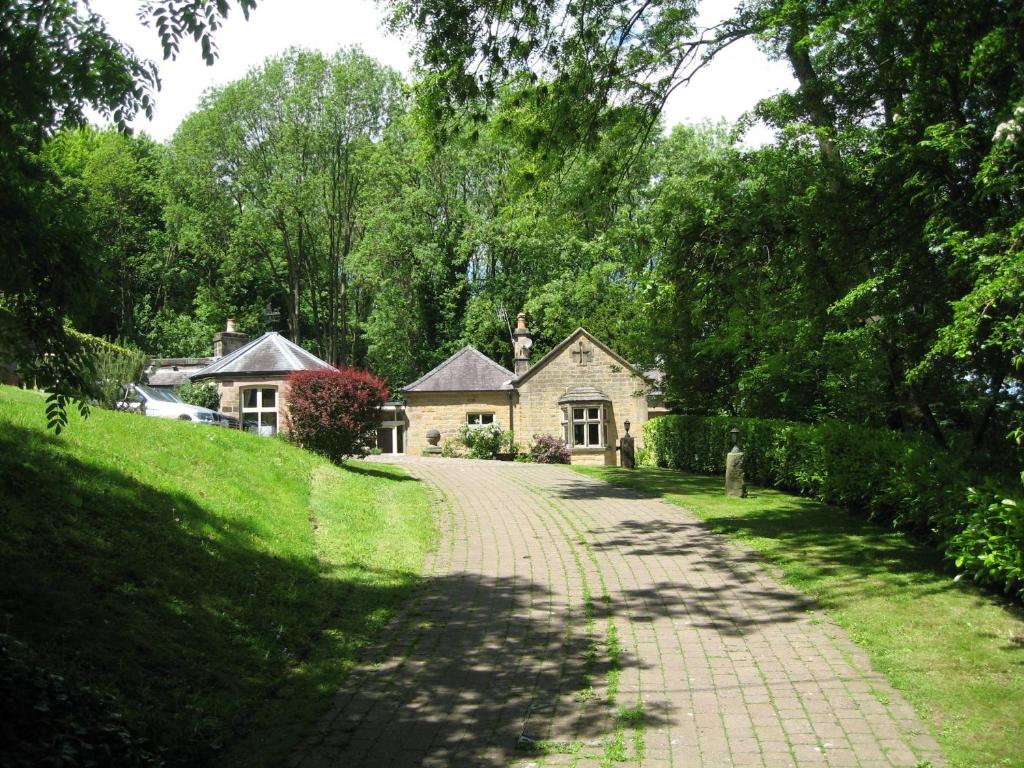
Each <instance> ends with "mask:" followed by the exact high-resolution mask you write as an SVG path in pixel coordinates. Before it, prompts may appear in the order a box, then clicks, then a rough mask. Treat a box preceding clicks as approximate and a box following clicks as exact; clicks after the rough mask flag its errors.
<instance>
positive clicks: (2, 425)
mask: <svg viewBox="0 0 1024 768" xmlns="http://www.w3.org/2000/svg"><path fill="white" fill-rule="evenodd" d="M42 402H43V401H42V398H41V397H39V396H38V395H35V394H33V393H28V392H21V391H18V390H15V389H12V388H8V387H2V388H0V504H2V507H0V514H2V517H0V522H2V524H0V562H2V563H3V568H2V570H0V619H2V625H0V631H3V632H5V633H8V634H9V635H11V636H13V637H14V638H17V639H18V640H21V641H23V642H24V643H26V644H27V645H28V647H29V648H30V649H32V652H33V655H34V657H35V660H36V662H37V663H40V664H42V665H44V666H45V668H47V669H48V670H50V671H52V672H55V673H58V674H60V675H62V676H64V677H65V678H67V680H68V681H69V684H70V685H72V686H74V687H80V686H88V687H91V688H94V689H96V690H98V691H99V692H100V693H101V694H103V695H109V696H111V697H112V698H113V700H114V701H115V702H116V704H117V707H118V708H119V709H121V710H122V711H123V713H124V715H125V718H126V722H127V724H128V726H129V727H130V729H131V730H132V731H133V732H136V733H139V734H143V735H145V736H146V737H148V738H150V739H151V740H152V741H153V743H154V744H155V745H157V746H159V747H161V748H163V749H165V750H166V754H167V757H168V758H169V759H171V760H172V762H181V763H189V764H203V763H207V764H212V763H216V764H224V763H226V762H232V761H234V762H238V763H240V764H242V763H244V764H248V765H251V764H254V763H258V762H259V760H256V759H255V758H256V756H259V757H260V759H261V760H263V761H265V763H266V764H275V763H280V761H281V760H280V758H281V756H282V755H283V754H284V753H285V752H286V751H287V750H288V749H289V748H290V747H291V745H292V744H293V743H294V741H295V740H296V739H297V738H299V737H300V735H301V734H302V733H303V732H304V730H305V729H306V728H307V727H308V726H309V725H310V723H311V722H312V721H314V720H315V718H316V716H317V714H318V713H319V712H320V711H321V710H322V708H323V706H324V704H325V702H326V700H327V697H328V695H329V693H330V691H331V690H333V688H334V687H335V686H336V685H337V684H338V682H339V681H340V680H341V679H342V678H343V676H344V674H345V671H346V670H347V669H348V667H349V666H350V665H351V664H352V663H353V660H354V659H355V658H356V656H357V654H358V651H359V649H360V647H361V646H362V645H364V644H365V643H366V642H367V641H368V640H369V638H370V637H372V636H373V634H374V633H375V632H376V631H377V630H378V629H379V627H380V626H381V625H382V624H383V623H384V622H385V621H386V620H387V619H388V617H389V616H390V615H391V613H392V612H393V610H394V609H395V607H396V606H397V605H398V603H399V602H400V601H401V600H402V599H403V598H404V597H405V596H406V595H407V594H408V592H409V590H410V588H411V587H412V586H413V585H414V584H415V583H416V581H417V579H418V577H419V574H420V568H421V566H422V562H423V555H424V553H425V551H426V550H427V549H428V547H429V546H430V545H431V542H432V540H433V536H434V525H433V521H432V518H431V514H430V507H429V501H428V497H427V494H426V492H425V491H424V489H423V488H422V486H421V485H420V484H419V483H418V482H415V481H412V480H411V479H410V478H408V477H407V476H406V475H405V474H404V473H403V472H402V471H401V470H400V469H397V468H393V467H387V466H385V465H380V464H363V463H360V462H352V463H350V464H347V465H345V466H342V467H337V466H334V465H331V464H329V463H327V462H326V461H323V460H321V459H319V458H318V457H315V456H313V455H311V454H309V453H307V452H305V451H302V450H299V449H297V448H295V447H293V446H291V445H288V444H287V443H285V442H284V441H281V440H273V439H260V438H256V437H254V436H251V435H247V434H243V433H240V432H236V431H231V430H223V429H217V428H212V427H204V426H201V425H195V424H191V423H183V422H177V421H164V420H160V419H147V418H142V417H138V416H134V415H128V414H120V413H110V412H103V411H94V412H93V414H92V416H91V417H90V418H89V419H88V420H86V421H82V420H81V419H78V418H74V419H73V421H72V423H71V425H70V427H69V428H68V430H67V431H66V432H65V433H63V434H62V435H61V436H60V437H54V436H53V435H52V433H48V432H46V430H45V429H44V419H43V410H42ZM254 747H258V748H254ZM235 756H237V757H235Z"/></svg>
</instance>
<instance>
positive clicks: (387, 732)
mask: <svg viewBox="0 0 1024 768" xmlns="http://www.w3.org/2000/svg"><path fill="white" fill-rule="evenodd" d="M402 463H403V464H404V465H405V466H406V468H407V469H408V470H409V472H410V473H411V474H412V475H413V476H414V477H417V478H419V479H420V480H422V481H424V482H426V483H427V484H428V485H429V486H430V487H431V488H432V490H433V491H434V492H435V493H436V495H437V499H438V509H439V514H440V515H441V518H442V529H443V536H442V543H441V545H440V547H439V548H438V551H437V552H436V553H434V554H433V555H432V556H431V560H430V562H429V563H428V567H427V573H428V578H427V579H426V580H425V584H424V586H423V588H422V589H421V590H420V592H419V594H418V595H417V596H416V598H415V599H413V600H412V601H410V604H409V605H408V606H407V608H406V610H405V611H404V613H403V615H401V616H400V617H398V619H397V620H396V621H395V623H394V624H393V625H392V626H391V627H390V629H389V630H388V631H387V632H386V633H385V634H386V637H384V638H383V639H382V640H381V642H380V644H379V645H377V646H375V647H373V648H371V649H369V652H368V653H367V655H366V659H365V662H364V663H363V664H362V665H361V666H360V667H359V668H357V669H356V670H355V671H354V672H353V673H352V674H351V675H350V677H349V678H348V680H347V682H346V685H345V687H344V688H343V689H342V690H341V691H340V692H339V693H338V694H337V696H336V699H335V702H334V705H333V707H332V709H331V711H330V713H329V714H328V715H327V716H326V717H325V718H324V719H323V720H322V722H321V723H320V725H319V726H318V728H317V729H316V731H315V732H314V733H313V734H311V736H310V738H309V739H308V740H307V742H306V744H305V745H304V746H303V748H302V749H301V750H300V752H299V753H297V754H296V755H295V756H294V760H293V761H292V765H293V766H301V767H302V768H310V767H313V766H338V767H342V766H346V767H347V766H377V765H381V766H384V765H395V766H418V765H437V766H447V765H451V766H476V765H480V766H504V765H523V766H526V765H539V766H546V765H578V766H580V767H581V768H582V767H583V766H598V765H643V766H676V767H682V766H730V765H732V766H769V767H774V766H812V765H814V766H816V765H822V766H823V765H829V766H914V765H915V764H917V763H918V761H919V760H931V761H932V764H933V765H935V766H938V765H940V764H941V762H942V761H941V757H940V755H939V750H938V747H937V745H936V743H935V741H934V740H933V739H932V738H931V737H930V736H929V735H928V734H927V731H926V729H925V727H924V726H923V725H922V724H921V722H920V720H919V719H918V718H917V716H916V715H915V713H914V711H913V709H912V708H911V707H910V706H909V705H908V704H907V702H906V701H905V700H904V699H903V697H902V696H901V695H900V694H899V693H898V692H896V691H895V690H894V689H893V688H892V687H891V686H890V685H889V684H888V683H887V682H886V680H885V678H883V677H882V676H881V675H880V674H879V673H877V672H875V671H874V670H872V669H871V666H870V664H869V662H868V660H867V658H866V656H865V654H864V653H863V652H862V651H861V650H860V649H859V648H858V647H857V646H855V645H854V644H853V643H852V642H851V641H850V640H849V639H848V638H847V637H846V635H845V634H844V632H843V631H842V630H841V629H840V628H839V627H837V626H836V625H834V624H832V623H831V622H830V621H829V620H828V618H827V617H825V616H824V615H823V614H821V613H820V612H818V611H816V610H815V609H814V606H813V605H811V604H809V603H808V601H807V600H806V599H804V598H802V597H801V596H800V595H798V594H796V593H795V592H793V591H792V590H790V589H788V588H787V587H785V586H783V585H781V584H780V583H779V581H778V580H776V579H775V578H774V577H773V576H772V575H770V574H769V573H768V572H767V571H766V569H765V568H764V567H762V566H761V565H760V564H759V562H758V560H757V558H756V557H755V556H754V555H753V554H752V553H750V552H748V551H745V550H743V549H741V548H738V547H736V546H734V545H732V544H730V543H728V542H727V541H726V540H725V539H724V538H723V537H721V536H717V535H714V534H711V533H709V532H708V531H707V529H705V528H704V527H703V526H702V525H701V524H700V523H699V522H698V521H696V519H695V518H692V517H690V516H689V515H687V514H686V513H685V512H684V511H683V510H681V509H680V508H678V507H675V506H672V505H669V504H667V503H665V502H662V501H659V500H652V499H645V498H642V497H640V496H638V495H637V494H634V493H632V492H630V491H626V490H622V489H619V488H615V487H612V486H609V485H608V484H606V483H603V482H601V481H597V480H593V479H590V478H587V477H583V476H581V475H579V474H576V473H574V472H572V471H571V470H569V469H567V468H565V467H554V466H536V465H530V464H508V463H501V462H478V461H468V460H444V459H418V458H408V459H405V460H404V461H403V462H402Z"/></svg>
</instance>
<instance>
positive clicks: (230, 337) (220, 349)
mask: <svg viewBox="0 0 1024 768" xmlns="http://www.w3.org/2000/svg"><path fill="white" fill-rule="evenodd" d="M247 341H249V337H248V336H247V335H246V334H244V333H239V332H238V331H236V330H235V320H234V318H232V317H229V318H228V322H227V324H226V325H225V327H224V330H223V331H218V332H217V333H215V334H213V356H214V357H224V355H230V354H231V353H232V352H234V351H235V350H236V349H238V348H239V347H241V346H244V345H245V343H246V342H247Z"/></svg>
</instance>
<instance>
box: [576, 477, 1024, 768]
mask: <svg viewBox="0 0 1024 768" xmlns="http://www.w3.org/2000/svg"><path fill="white" fill-rule="evenodd" d="M574 469H578V471H580V472H582V473H583V474H587V475H590V476H593V477H599V478H602V479H604V480H607V481H609V482H612V483H614V484H616V485H620V486H624V487H627V488H632V489H634V490H638V491H641V492H643V493H646V494H650V495H655V496H661V497H663V498H664V499H666V500H667V501H669V502H671V503H673V504H677V505H679V506H681V507H685V508H686V509H688V510H690V511H691V512H693V513H694V514H695V515H696V516H697V517H699V518H700V519H701V520H703V521H705V522H706V523H707V524H708V525H709V526H710V528H711V529H712V530H713V531H715V532H717V533H722V534H726V535H728V536H731V537H734V538H736V539H739V540H741V541H743V542H744V543H745V544H747V545H748V546H750V547H752V548H753V549H755V550H757V551H758V552H760V553H761V554H762V555H764V557H765V558H766V559H767V560H768V561H769V562H771V563H772V564H774V565H776V566H778V567H779V568H780V569H781V571H782V573H783V575H784V578H785V579H786V581H788V582H789V583H790V584H792V585H793V586H795V587H796V588H798V589H800V590H802V591H803V592H805V593H806V594H808V595H811V596H813V597H814V598H815V599H816V600H817V601H818V603H819V604H820V605H821V606H822V607H823V608H824V609H825V610H826V611H828V613H829V615H830V616H831V617H832V618H833V619H834V620H835V621H836V622H837V623H838V624H840V625H841V626H843V627H844V628H845V629H846V630H847V631H848V632H849V633H850V635H851V636H852V637H853V639H854V640H855V641H856V642H858V643H859V644H860V645H861V646H862V647H864V648H865V649H866V650H867V651H868V652H869V654H870V655H871V658H872V661H873V662H874V664H875V665H876V666H877V668H878V669H879V670H880V671H882V672H883V673H885V674H886V675H887V676H888V677H889V679H890V680H891V681H892V683H893V685H894V686H895V687H896V688H898V689H900V690H901V691H903V692H904V694H905V695H906V696H907V698H908V699H909V700H910V701H911V702H912V703H913V704H914V706H915V707H916V708H917V710H918V712H919V713H920V715H921V717H922V718H923V719H924V720H925V721H926V722H928V723H929V724H930V725H931V727H932V728H933V730H934V732H935V734H936V736H937V737H938V739H939V741H940V743H941V744H942V747H943V751H944V752H945V754H946V756H947V758H948V759H949V762H950V764H951V765H952V766H963V767H964V768H967V767H968V766H970V767H971V768H975V767H986V766H1024V613H1022V611H1021V610H1020V608H1019V606H1014V605H1012V604H1009V603H1007V602H1005V601H1002V600H1000V599H998V598H996V597H993V596H990V595H987V594H985V593H983V592H981V591H980V590H978V589H976V588H975V587H974V586H973V585H971V584H967V583H963V582H959V583H958V582H954V581H953V578H952V576H951V574H949V573H948V572H947V571H946V570H945V569H944V568H943V563H942V559H941V557H940V556H939V555H938V554H937V553H936V552H934V551H933V550H931V549H929V548H927V547H925V546H922V545H919V544H915V543H913V542H911V541H908V540H907V539H906V538H905V537H903V536H902V535H900V534H897V533H893V532H891V531H888V530H885V529H883V528H881V527H879V526H876V525H874V524H872V523H870V522H868V521H865V520H863V519H862V518H859V517H857V516H855V515H853V514H850V513H847V512H844V511H842V510H838V509H835V508H833V507H829V506H826V505H823V504H819V503H817V502H814V501H811V500H808V499H803V498H799V497H795V496H790V495H788V494H784V493H779V492H777V491H773V490H769V489H762V488H751V489H750V496H749V498H746V499H736V498H728V497H726V496H725V495H724V492H723V484H722V483H723V481H722V479H721V478H708V477H698V476H694V475H686V474H682V473H679V472H673V471H671V470H660V469H641V470H635V471H629V470H622V469H617V468H590V467H574Z"/></svg>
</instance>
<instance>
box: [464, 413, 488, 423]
mask: <svg viewBox="0 0 1024 768" xmlns="http://www.w3.org/2000/svg"><path fill="white" fill-rule="evenodd" d="M466 423H467V424H470V425H477V424H493V423H494V414H493V413H467V414H466Z"/></svg>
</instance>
